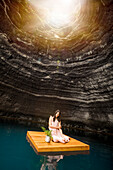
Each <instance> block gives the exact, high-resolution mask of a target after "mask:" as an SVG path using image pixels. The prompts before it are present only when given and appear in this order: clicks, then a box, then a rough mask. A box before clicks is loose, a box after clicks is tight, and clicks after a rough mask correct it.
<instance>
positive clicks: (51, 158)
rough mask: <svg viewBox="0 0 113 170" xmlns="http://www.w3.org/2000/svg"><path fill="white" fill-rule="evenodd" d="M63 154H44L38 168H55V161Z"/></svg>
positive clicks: (52, 169)
mask: <svg viewBox="0 0 113 170" xmlns="http://www.w3.org/2000/svg"><path fill="white" fill-rule="evenodd" d="M63 157H64V156H63V155H48V156H47V155H46V156H44V157H43V158H44V160H43V163H42V166H41V168H40V170H56V168H57V162H59V161H60V160H61V159H63Z"/></svg>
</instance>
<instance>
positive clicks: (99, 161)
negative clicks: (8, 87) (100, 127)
mask: <svg viewBox="0 0 113 170" xmlns="http://www.w3.org/2000/svg"><path fill="white" fill-rule="evenodd" d="M27 130H35V131H36V130H37V131H38V130H39V129H36V128H35V129H33V128H29V127H23V126H15V125H10V124H8V125H6V124H1V125H0V170H48V169H49V170H52V169H55V168H56V169H58V170H113V146H110V145H107V144H105V143H102V142H98V141H95V140H92V139H90V138H85V137H84V138H81V137H76V136H75V138H77V139H78V140H80V141H83V142H84V143H87V144H89V145H90V152H89V154H78V155H71V156H65V155H56V156H55V155H54V156H49V155H48V156H43V155H37V154H36V153H35V152H34V150H33V149H32V147H31V146H30V144H29V143H28V142H27V140H26V133H27Z"/></svg>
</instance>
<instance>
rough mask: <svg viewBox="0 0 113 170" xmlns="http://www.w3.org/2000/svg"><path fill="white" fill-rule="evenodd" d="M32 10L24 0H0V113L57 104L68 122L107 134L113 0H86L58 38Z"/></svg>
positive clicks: (112, 104)
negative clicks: (72, 24) (51, 33)
mask: <svg viewBox="0 0 113 170" xmlns="http://www.w3.org/2000/svg"><path fill="white" fill-rule="evenodd" d="M37 15H38V14H37V11H36V9H34V7H33V6H32V5H31V4H29V3H28V2H27V1H21V0H20V1H18V0H15V1H13V0H1V1H0V75H1V76H0V112H1V116H4V115H8V116H10V117H11V116H13V117H16V115H20V116H22V115H24V116H28V115H29V116H35V117H37V118H42V119H47V118H48V117H49V115H50V114H54V111H55V110H56V109H60V110H61V111H62V119H63V120H64V121H65V122H67V123H68V122H70V123H69V124H70V125H71V123H72V124H73V126H75V127H82V128H83V129H89V128H90V129H92V130H96V131H104V132H108V133H112V132H113V22H112V21H113V1H112V0H106V1H105V0H101V1H95V0H90V1H89V0H87V1H86V2H85V5H84V6H83V7H81V10H80V13H79V16H78V17H79V20H78V21H79V23H80V24H79V26H78V27H76V26H75V25H74V27H69V28H68V31H67V32H66V30H65V28H63V31H64V32H65V34H63V35H62V37H61V38H60V39H57V40H56V39H55V38H53V39H51V38H49V35H48V34H50V32H51V28H48V30H49V31H48V32H46V31H45V29H46V27H45V26H44V27H43V28H42V26H40V27H39V25H41V24H40V23H41V21H40V19H39V17H38V16H37ZM37 25H38V26H37ZM40 29H42V30H41V31H40ZM46 34H47V35H46ZM59 36H61V34H59ZM67 36H68V37H69V38H65V37H67Z"/></svg>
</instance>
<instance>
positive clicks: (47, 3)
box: [30, 0, 84, 28]
mask: <svg viewBox="0 0 113 170" xmlns="http://www.w3.org/2000/svg"><path fill="white" fill-rule="evenodd" d="M83 1H84V0H31V1H30V2H31V3H32V4H33V5H34V6H35V7H36V8H37V10H38V11H41V15H42V18H43V20H44V22H46V23H47V24H49V25H50V26H52V27H54V28H61V27H65V26H67V25H68V24H72V22H74V17H75V16H76V15H77V14H78V12H79V10H80V8H81V3H83Z"/></svg>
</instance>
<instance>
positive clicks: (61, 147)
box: [27, 131, 89, 152]
mask: <svg viewBox="0 0 113 170" xmlns="http://www.w3.org/2000/svg"><path fill="white" fill-rule="evenodd" d="M45 136H46V135H45V133H44V132H36V131H28V132H27V139H28V141H29V143H31V144H32V147H33V148H34V149H35V150H36V151H37V152H63V151H88V150H89V145H87V144H84V143H83V142H80V141H78V140H76V139H74V138H70V141H69V142H68V143H65V144H63V143H60V142H58V143H55V142H53V141H51V142H50V143H47V142H45Z"/></svg>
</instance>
